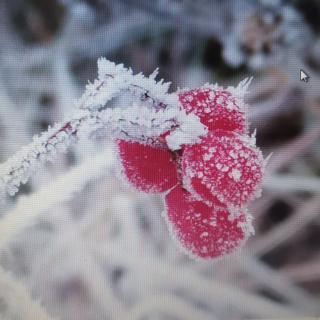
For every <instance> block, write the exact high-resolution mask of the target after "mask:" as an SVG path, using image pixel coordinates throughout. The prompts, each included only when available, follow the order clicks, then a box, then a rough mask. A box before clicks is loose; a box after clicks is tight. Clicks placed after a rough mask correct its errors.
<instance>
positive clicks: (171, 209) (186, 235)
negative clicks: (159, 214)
mask: <svg viewBox="0 0 320 320" xmlns="http://www.w3.org/2000/svg"><path fill="white" fill-rule="evenodd" d="M165 202H166V206H167V212H166V217H165V218H166V221H167V223H168V226H169V229H170V231H171V233H172V235H173V236H174V238H176V239H177V240H178V241H179V242H180V243H181V245H182V248H183V249H184V250H185V251H187V253H189V254H190V255H191V256H194V257H198V258H204V259H209V258H215V257H220V256H222V255H225V254H228V253H231V252H233V251H234V250H235V249H237V248H239V247H240V246H241V245H242V244H243V243H244V241H245V240H246V239H247V238H248V236H249V235H250V233H252V226H251V216H250V215H249V214H248V213H241V214H239V215H238V216H237V217H235V218H233V219H231V216H230V215H229V212H228V210H227V209H226V207H215V206H213V207H210V206H208V205H206V204H205V203H203V202H201V201H197V200H195V199H194V198H193V196H192V195H191V194H190V193H189V192H188V191H186V190H185V189H183V188H182V187H180V186H177V187H175V188H174V189H173V190H171V191H170V192H169V193H168V194H167V195H166V197H165Z"/></svg>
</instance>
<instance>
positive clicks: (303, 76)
mask: <svg viewBox="0 0 320 320" xmlns="http://www.w3.org/2000/svg"><path fill="white" fill-rule="evenodd" d="M309 78H310V77H309V76H308V74H307V73H306V72H305V71H303V70H302V69H300V81H304V82H308V80H309Z"/></svg>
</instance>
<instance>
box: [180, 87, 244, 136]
mask: <svg viewBox="0 0 320 320" xmlns="http://www.w3.org/2000/svg"><path fill="white" fill-rule="evenodd" d="M178 96H179V101H180V103H181V104H182V106H183V108H184V109H185V110H186V112H187V113H190V112H193V113H195V114H196V115H197V116H198V117H199V118H200V121H201V122H202V123H203V124H204V125H206V126H207V127H208V129H209V131H213V130H219V129H221V130H226V131H234V132H238V133H241V134H244V133H246V132H247V124H246V114H245V112H246V104H245V103H244V102H243V100H242V99H240V98H238V97H236V96H234V95H233V94H232V93H231V92H230V91H228V90H224V89H222V88H219V87H214V86H204V87H201V88H197V89H192V90H184V91H180V92H179V93H178Z"/></svg>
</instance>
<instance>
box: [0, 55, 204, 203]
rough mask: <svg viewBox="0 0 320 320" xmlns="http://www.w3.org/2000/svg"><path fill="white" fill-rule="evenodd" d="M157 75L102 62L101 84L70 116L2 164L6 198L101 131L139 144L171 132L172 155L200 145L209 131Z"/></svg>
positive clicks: (0, 180)
mask: <svg viewBox="0 0 320 320" xmlns="http://www.w3.org/2000/svg"><path fill="white" fill-rule="evenodd" d="M157 74H158V70H155V71H154V72H153V73H152V74H151V75H150V76H149V77H145V76H143V75H142V74H141V73H139V74H137V75H134V74H133V72H132V70H131V69H126V68H125V67H124V66H123V65H122V64H120V65H116V64H114V63H113V62H110V61H108V60H106V59H103V58H101V59H99V60H98V79H96V80H95V81H94V82H93V83H89V84H88V85H87V87H86V91H85V93H84V94H83V96H82V97H81V98H80V99H79V101H78V102H77V104H76V106H75V108H74V110H73V111H72V112H71V113H70V115H69V116H67V117H66V118H65V119H64V120H63V121H61V122H60V123H57V124H55V125H54V126H53V127H51V128H49V129H48V131H46V132H44V133H42V134H40V135H39V136H35V137H34V138H33V142H32V143H30V144H29V145H27V146H25V147H23V148H22V149H21V150H20V151H18V152H17V153H16V154H15V155H13V156H12V157H11V158H9V159H8V160H7V161H6V162H5V163H3V164H1V166H0V199H1V198H2V199H3V198H4V197H5V194H6V193H9V194H10V195H14V194H15V193H16V192H17V191H18V188H19V186H20V184H21V183H26V182H27V181H28V179H29V178H30V176H31V175H32V174H33V172H35V170H36V169H37V168H38V167H39V166H40V165H41V164H42V163H43V162H46V161H53V160H54V159H55V156H56V154H57V153H59V152H63V151H65V150H66V149H67V147H68V146H69V145H70V144H71V143H73V142H75V141H77V140H79V139H81V138H82V137H88V136H90V135H91V134H92V133H94V132H96V131H97V130H103V132H104V133H105V134H106V135H109V136H112V137H121V138H124V139H132V140H139V141H145V140H147V139H150V138H152V137H154V136H159V135H161V134H162V133H164V132H166V131H168V130H171V134H170V135H169V136H168V137H167V142H168V146H169V148H171V149H172V150H175V149H179V148H180V146H181V144H183V143H193V142H196V141H197V139H198V137H199V136H201V135H203V134H205V133H206V127H205V126H204V125H202V124H201V123H200V121H199V119H198V117H197V116H195V115H193V114H189V115H187V114H186V112H185V111H184V110H182V108H181V107H180V104H179V101H178V97H177V95H176V94H175V93H168V89H169V86H170V83H164V82H163V80H160V81H158V82H157V81H156V80H155V78H156V76H157ZM115 99H117V101H116V103H113V102H114V100H115ZM172 129H174V130H172Z"/></svg>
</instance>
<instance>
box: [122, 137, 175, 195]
mask: <svg viewBox="0 0 320 320" xmlns="http://www.w3.org/2000/svg"><path fill="white" fill-rule="evenodd" d="M117 146H118V152H119V158H120V162H121V165H122V173H123V174H124V175H125V177H126V179H127V180H128V181H129V182H130V183H131V184H132V185H133V186H134V187H135V188H136V189H138V190H140V191H143V192H164V191H167V190H169V189H170V188H172V187H173V186H175V185H176V184H177V183H178V175H177V168H176V163H175V158H174V154H173V153H172V152H171V151H170V150H168V149H166V148H164V147H161V146H152V145H148V144H143V143H140V142H135V141H126V140H121V139H118V140H117Z"/></svg>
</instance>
